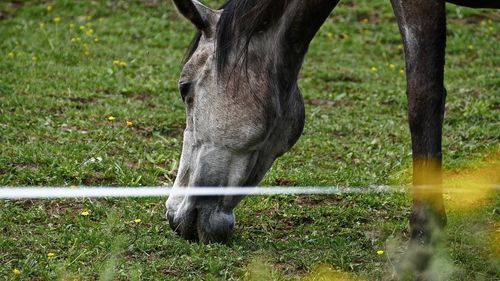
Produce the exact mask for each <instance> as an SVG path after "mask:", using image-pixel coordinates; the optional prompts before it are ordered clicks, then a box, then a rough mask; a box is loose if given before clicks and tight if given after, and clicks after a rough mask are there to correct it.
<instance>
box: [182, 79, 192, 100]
mask: <svg viewBox="0 0 500 281" xmlns="http://www.w3.org/2000/svg"><path fill="white" fill-rule="evenodd" d="M191 85H192V83H191V82H179V91H180V92H181V97H182V101H183V102H184V101H185V100H186V97H187V95H188V94H189V91H190V90H191Z"/></svg>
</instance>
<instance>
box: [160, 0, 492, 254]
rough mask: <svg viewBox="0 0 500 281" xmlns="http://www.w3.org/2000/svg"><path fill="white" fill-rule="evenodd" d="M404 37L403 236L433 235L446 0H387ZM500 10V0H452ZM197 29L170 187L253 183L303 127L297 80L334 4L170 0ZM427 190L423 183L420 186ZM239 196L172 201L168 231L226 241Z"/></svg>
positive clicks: (325, 0) (440, 216)
mask: <svg viewBox="0 0 500 281" xmlns="http://www.w3.org/2000/svg"><path fill="white" fill-rule="evenodd" d="M391 2H392V6H393V9H394V12H395V15H396V18H397V21H398V24H399V27H400V31H401V35H402V37H403V42H404V50H405V59H406V75H407V82H408V83H407V94H408V103H409V106H408V107H409V112H408V117H409V123H410V129H411V135H412V150H413V159H414V165H413V166H414V174H413V178H414V180H413V183H414V186H421V185H427V186H432V187H433V189H432V190H433V192H421V191H420V189H418V188H415V189H414V192H413V196H414V197H413V199H414V202H413V207H412V213H411V217H410V226H411V241H414V242H415V243H417V244H425V243H429V242H430V241H432V240H433V238H432V231H431V230H430V227H431V226H432V225H438V226H440V227H443V226H444V225H445V223H446V215H445V211H444V207H443V198H442V192H441V188H440V184H441V134H442V122H443V114H444V102H445V96H446V91H445V88H444V84H443V76H444V71H443V68H444V49H445V41H446V39H445V38H446V20H445V1H444V0H391ZM449 2H452V3H455V4H460V5H465V6H471V7H490V8H500V1H498V0H450V1H449ZM174 3H175V5H176V6H177V8H178V10H179V11H180V12H181V13H182V14H183V15H184V16H185V17H186V18H187V19H189V20H190V21H191V22H192V23H193V24H194V25H195V26H196V28H197V29H198V31H199V33H198V35H197V36H196V37H195V39H194V41H193V43H192V46H191V49H190V51H189V53H188V58H187V60H186V63H185V66H184V68H183V70H182V74H181V77H180V82H179V88H180V93H181V96H182V99H183V101H184V103H185V105H186V115H187V121H186V129H185V131H184V143H183V148H182V155H181V160H180V167H179V172H178V176H177V179H176V181H175V184H174V186H175V187H178V188H186V187H190V186H191V187H192V186H197V187H203V186H255V185H257V184H258V183H259V182H260V181H261V180H262V178H263V177H264V175H265V173H266V171H267V170H268V169H269V168H270V167H271V165H272V163H273V161H274V160H275V159H276V158H277V157H279V156H281V155H282V154H283V153H285V152H286V151H287V150H289V149H290V148H291V147H292V146H293V145H294V144H295V142H296V141H297V139H298V138H299V136H300V135H301V133H302V129H303V125H304V104H303V100H302V96H301V93H300V90H299V88H298V86H297V78H298V75H299V71H300V68H301V65H302V62H303V59H304V56H305V54H306V52H307V49H308V46H309V43H310V42H311V40H312V38H313V37H314V35H315V34H316V32H317V31H318V29H319V28H320V26H321V25H322V24H323V22H324V21H325V20H326V18H327V17H328V15H329V14H330V12H331V11H332V10H333V9H334V7H335V6H336V5H337V3H338V0H308V1H304V0H229V1H228V2H227V3H226V4H225V5H224V6H223V7H222V8H221V9H219V10H212V9H210V8H208V7H205V6H203V5H202V4H200V3H199V2H196V1H194V0H193V1H192V0H174ZM426 190H428V189H426ZM241 199H242V197H241V196H214V197H188V196H186V197H184V196H175V197H170V198H169V199H168V201H167V217H168V220H169V222H170V225H171V227H172V228H173V229H174V230H175V231H176V232H177V233H179V234H180V235H181V236H182V237H184V238H186V239H189V240H200V241H202V242H205V243H209V242H226V241H227V240H228V238H229V236H230V234H231V232H232V229H233V227H234V224H235V218H234V213H233V210H234V208H235V207H236V205H237V204H238V203H239V202H240V201H241Z"/></svg>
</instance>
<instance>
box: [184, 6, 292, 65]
mask: <svg viewBox="0 0 500 281" xmlns="http://www.w3.org/2000/svg"><path fill="white" fill-rule="evenodd" d="M288 1H289V0H228V1H227V2H226V3H224V4H223V5H222V6H221V7H220V9H223V12H222V15H221V17H220V19H219V22H218V23H217V34H216V39H217V45H216V48H215V57H216V66H217V71H218V72H221V71H222V70H223V69H224V68H225V67H226V66H227V65H228V64H229V63H230V62H229V56H230V55H231V54H232V53H233V52H237V53H236V57H237V58H238V60H240V59H241V58H243V60H246V57H247V54H248V47H249V45H250V40H251V39H252V37H253V36H254V35H256V34H257V33H259V32H261V31H265V30H267V29H268V28H269V27H270V26H272V25H273V24H274V23H276V22H277V21H278V20H279V19H280V18H281V16H282V15H283V12H284V11H285V8H286V6H287V2H288ZM200 38H201V32H199V31H198V32H197V33H196V35H195V36H194V38H193V40H192V41H191V44H190V46H189V48H188V51H187V53H186V56H185V61H187V60H189V58H190V57H191V56H192V55H193V53H194V52H195V50H196V48H198V44H199V42H200Z"/></svg>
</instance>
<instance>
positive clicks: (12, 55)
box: [7, 52, 16, 58]
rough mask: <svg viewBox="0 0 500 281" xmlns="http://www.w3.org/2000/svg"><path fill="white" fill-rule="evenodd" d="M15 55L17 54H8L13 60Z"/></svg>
mask: <svg viewBox="0 0 500 281" xmlns="http://www.w3.org/2000/svg"><path fill="white" fill-rule="evenodd" d="M15 55H16V54H14V52H9V53H8V54H7V56H9V57H11V58H13V57H14V56H15Z"/></svg>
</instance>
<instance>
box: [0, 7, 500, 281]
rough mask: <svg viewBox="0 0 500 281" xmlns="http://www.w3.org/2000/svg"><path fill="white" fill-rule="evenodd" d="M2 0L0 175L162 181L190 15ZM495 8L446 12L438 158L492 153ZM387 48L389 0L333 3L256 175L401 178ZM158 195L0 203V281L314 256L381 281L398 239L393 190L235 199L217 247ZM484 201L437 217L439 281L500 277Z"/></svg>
mask: <svg viewBox="0 0 500 281" xmlns="http://www.w3.org/2000/svg"><path fill="white" fill-rule="evenodd" d="M16 3H19V2H16V1H12V3H11V2H9V1H3V2H2V3H1V4H0V143H1V150H0V185H13V186H18V185H68V186H69V185H128V186H141V185H161V184H171V183H172V182H173V180H174V178H175V172H176V167H177V163H178V162H177V161H178V158H179V154H180V150H181V144H182V138H181V133H182V129H183V126H184V107H183V105H182V102H181V100H180V97H179V94H178V92H177V86H176V85H177V77H178V75H179V72H180V70H181V60H182V56H183V54H184V52H185V49H186V47H187V46H188V44H189V41H190V38H191V36H192V35H193V33H194V30H193V28H192V26H191V25H190V24H189V23H188V22H187V21H185V20H183V19H181V18H180V16H179V15H177V13H176V12H175V11H174V9H173V6H172V4H171V3H170V2H169V1H166V3H163V2H162V1H146V0H143V1H139V0H135V1H66V0H58V1H52V2H51V3H52V5H53V10H52V11H50V12H49V11H48V10H47V6H48V4H49V2H45V1H22V3H23V4H16ZM220 3H221V1H210V4H212V6H217V5H218V4H220ZM87 16H91V18H87ZM55 17H60V22H58V23H56V22H55V21H54V18H55ZM364 19H367V21H366V22H365V21H364ZM499 20H500V17H499V14H498V12H495V11H491V10H471V9H466V8H457V7H455V6H452V5H449V7H448V30H449V32H448V34H449V35H448V49H447V64H446V81H445V83H446V86H447V89H448V100H447V110H446V119H445V127H444V144H443V146H444V147H443V150H444V162H445V167H446V168H447V169H449V170H451V171H459V170H460V169H464V168H469V167H471V166H474V164H475V163H478V162H481V159H483V158H484V157H485V155H490V159H491V157H493V159H498V152H499V148H500V146H499V143H498V140H499V139H500V130H499V129H498V128H499V120H500V118H499V117H500V115H499V104H500V95H499V93H500V51H499V49H498V44H499V42H500V40H499V39H500V33H499V30H500V24H499ZM70 24H73V25H72V26H73V27H72V28H71V27H70ZM80 26H84V28H83V30H80ZM90 29H92V30H93V32H90V31H89V30H90ZM95 39H98V40H95ZM72 41H73V42H72ZM400 44H401V43H400V38H399V32H398V28H397V26H396V24H395V21H394V17H393V15H392V11H391V8H390V4H389V3H388V1H383V0H376V1H375V0H374V1H343V2H342V3H341V4H340V6H339V7H338V8H337V9H336V10H335V11H334V13H333V14H332V15H331V17H330V18H329V19H328V21H327V23H326V24H325V25H324V26H323V27H322V29H321V30H320V31H319V33H318V35H317V36H316V38H315V39H314V41H313V43H312V45H311V48H310V52H309V54H308V55H307V58H306V61H305V64H304V67H303V70H302V73H301V79H300V86H301V89H302V91H303V94H304V97H305V99H306V103H307V106H306V110H307V121H306V122H307V123H306V127H305V130H304V134H303V136H302V137H301V139H300V141H299V142H298V143H297V144H296V146H295V147H294V148H293V149H292V150H291V151H290V152H289V153H287V154H285V155H284V156H283V157H281V158H280V159H279V160H278V161H277V162H276V163H275V164H274V166H273V168H272V169H271V170H270V171H269V173H268V175H267V176H266V178H265V180H264V182H263V185H280V184H285V185H335V184H341V185H356V186H357V185H369V184H406V183H409V182H410V179H411V175H410V173H409V172H408V171H409V168H410V165H411V154H410V152H411V150H410V136H409V131H408V126H407V120H406V97H405V77H404V75H402V74H401V73H400V70H401V69H402V68H403V66H404V62H403V57H402V50H401V48H400ZM115 60H119V61H123V62H126V66H120V65H116V64H113V61H115ZM375 68H376V70H375ZM110 116H113V117H115V120H109V119H108V118H109V117H110ZM126 121H131V122H133V126H131V127H128V126H127V125H126ZM456 173H457V172H456ZM496 180H498V178H496ZM163 201H164V200H163V199H140V200H135V199H124V200H54V201H1V202H0V280H16V279H19V280H54V279H60V280H96V279H102V280H160V279H165V278H167V279H172V280H174V279H175V280H177V279H185V280H193V279H199V280H218V279H223V280H226V279H248V280H261V279H262V278H266V279H300V278H303V277H307V276H310V275H311V274H314V272H315V270H316V268H318V267H319V266H322V265H327V266H328V267H331V268H332V269H334V270H340V271H344V272H349V273H351V274H352V275H353V276H358V277H362V278H365V279H368V280H388V279H391V278H394V276H395V275H394V274H395V265H396V264H397V263H398V260H399V259H400V258H401V255H402V252H403V251H404V249H405V245H406V244H405V241H406V240H407V234H408V233H407V228H408V226H407V216H408V213H409V206H410V197H409V196H408V195H405V194H386V195H373V194H371V195H351V196H307V197H295V196H279V197H258V198H257V197H249V198H247V199H245V200H244V202H243V203H242V204H241V205H240V206H239V207H238V209H237V219H238V224H237V227H236V229H235V235H234V237H233V239H232V241H231V243H230V244H229V245H208V246H207V245H199V244H193V243H187V242H185V241H183V240H182V239H180V238H178V237H177V236H176V235H174V234H173V233H172V231H170V229H169V227H168V225H167V223H166V221H165V220H164V219H163V214H164V212H165V209H164V205H163ZM499 202H500V198H499V196H498V194H496V195H495V196H494V197H493V198H492V199H490V200H489V201H487V202H486V204H484V205H482V206H479V207H477V208H476V209H475V210H473V211H468V212H465V213H464V212H460V211H456V210H455V211H452V212H450V214H449V227H448V229H447V234H446V237H445V239H444V243H443V249H442V251H441V252H442V253H441V254H440V266H441V268H443V270H442V272H443V273H444V274H448V275H446V277H443V278H445V279H444V280H446V279H447V280H495V276H498V274H500V272H499V268H500V266H499V265H500V264H499V256H498V255H499V253H498V247H496V249H497V252H496V254H495V252H494V250H493V248H494V247H493V246H494V241H497V242H498V241H499V240H498V239H500V238H498V237H496V238H495V237H493V238H492V235H493V234H494V233H497V235H498V227H499V226H500V223H499V221H498V214H499V209H498V206H499ZM84 210H89V212H90V215H89V216H82V215H81V214H80V213H81V212H82V211H84ZM137 218H140V219H141V222H140V223H135V222H134V220H135V219H137ZM495 229H496V231H497V232H495ZM495 239H497V240H495ZM380 249H384V250H385V254H384V255H377V254H376V251H377V250H380ZM49 252H51V253H54V254H55V256H53V257H48V256H47V254H48V253H49ZM14 269H19V270H20V271H21V273H20V275H19V276H16V275H15V274H14V273H13V270H14ZM444 269H446V270H444Z"/></svg>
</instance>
